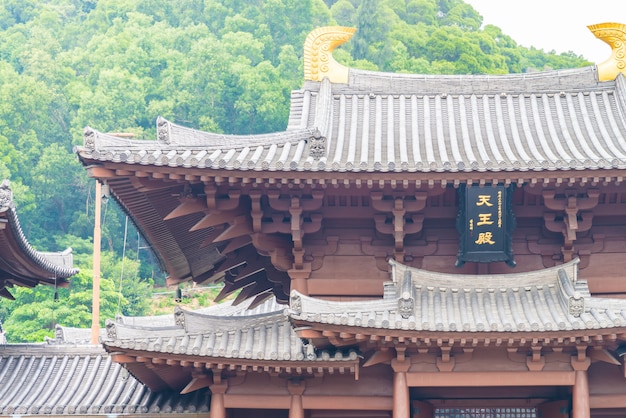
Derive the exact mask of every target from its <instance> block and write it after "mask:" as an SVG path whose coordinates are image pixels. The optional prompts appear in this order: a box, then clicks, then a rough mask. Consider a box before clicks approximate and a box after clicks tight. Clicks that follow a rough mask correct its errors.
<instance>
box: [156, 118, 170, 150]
mask: <svg viewBox="0 0 626 418" xmlns="http://www.w3.org/2000/svg"><path fill="white" fill-rule="evenodd" d="M157 137H158V138H159V141H161V142H164V143H166V144H169V143H170V123H169V122H168V121H167V120H166V119H164V118H162V117H160V116H159V117H158V118H157Z"/></svg>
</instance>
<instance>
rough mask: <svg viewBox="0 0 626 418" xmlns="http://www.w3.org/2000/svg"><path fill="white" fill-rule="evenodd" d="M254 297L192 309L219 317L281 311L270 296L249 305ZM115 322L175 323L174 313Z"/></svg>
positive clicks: (127, 323)
mask: <svg viewBox="0 0 626 418" xmlns="http://www.w3.org/2000/svg"><path fill="white" fill-rule="evenodd" d="M253 301H254V299H247V300H245V301H243V302H242V303H239V304H236V305H235V304H233V301H232V300H230V301H225V302H223V303H218V304H215V305H211V306H208V307H204V308H198V309H196V310H194V312H195V313H198V314H203V315H207V316H221V317H232V316H237V317H242V316H251V315H259V314H264V313H272V312H278V311H282V310H283V309H284V308H285V305H281V304H279V303H278V302H276V299H275V298H273V297H271V298H268V299H267V300H266V301H264V302H263V303H261V304H260V305H258V306H255V307H253V308H251V307H250V305H251V303H252V302H253ZM115 322H116V323H119V324H124V325H130V326H142V327H158V326H173V325H176V319H175V318H174V314H165V315H153V316H125V315H118V316H117V317H116V318H115Z"/></svg>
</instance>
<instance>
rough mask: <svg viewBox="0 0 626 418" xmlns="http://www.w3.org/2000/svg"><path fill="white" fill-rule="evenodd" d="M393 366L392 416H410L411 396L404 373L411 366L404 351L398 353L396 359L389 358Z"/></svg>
mask: <svg viewBox="0 0 626 418" xmlns="http://www.w3.org/2000/svg"><path fill="white" fill-rule="evenodd" d="M391 367H392V368H393V371H394V375H393V418H411V396H410V394H409V385H408V382H407V379H406V373H407V371H408V370H409V368H410V367H411V362H410V361H409V359H405V358H404V352H401V353H400V352H399V353H398V359H392V360H391Z"/></svg>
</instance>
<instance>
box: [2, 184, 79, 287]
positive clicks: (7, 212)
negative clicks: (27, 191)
mask: <svg viewBox="0 0 626 418" xmlns="http://www.w3.org/2000/svg"><path fill="white" fill-rule="evenodd" d="M2 189H3V193H2V197H3V199H0V200H2V202H1V204H0V206H1V207H0V272H1V274H2V279H3V280H4V282H5V285H7V284H17V285H22V286H29V287H31V286H35V285H37V284H39V283H45V284H49V285H55V284H56V285H58V286H66V285H67V283H68V282H67V279H68V278H70V277H71V276H73V275H75V274H76V273H78V269H76V268H74V267H73V258H72V250H71V249H70V248H68V249H66V250H65V251H62V252H40V251H37V250H35V249H34V248H33V247H32V246H31V245H30V243H29V242H28V240H27V239H26V236H25V235H24V231H23V230H22V228H21V226H20V222H19V219H18V216H17V212H16V210H15V204H14V203H13V201H12V197H11V193H10V189H9V188H8V183H3V185H2Z"/></svg>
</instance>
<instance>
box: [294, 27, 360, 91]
mask: <svg viewBox="0 0 626 418" xmlns="http://www.w3.org/2000/svg"><path fill="white" fill-rule="evenodd" d="M354 32H356V28H349V27H345V26H325V27H321V28H317V29H315V30H313V31H311V32H310V33H309V35H308V36H307V37H306V40H305V41H304V79H305V80H307V81H322V80H323V79H324V78H328V79H329V80H330V81H331V82H333V83H345V84H347V83H348V77H349V71H350V69H349V68H348V67H346V66H344V65H342V64H339V63H338V62H337V61H335V59H334V58H333V51H334V49H335V48H336V47H338V46H339V45H341V44H344V43H346V42H347V41H348V40H350V38H352V35H353V34H354Z"/></svg>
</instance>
